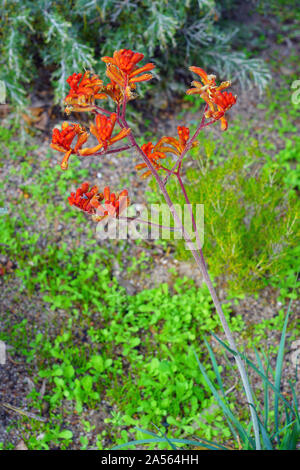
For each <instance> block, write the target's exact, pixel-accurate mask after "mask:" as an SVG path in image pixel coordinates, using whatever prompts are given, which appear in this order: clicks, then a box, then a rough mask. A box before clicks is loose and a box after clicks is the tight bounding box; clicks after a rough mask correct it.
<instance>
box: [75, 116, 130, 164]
mask: <svg viewBox="0 0 300 470" xmlns="http://www.w3.org/2000/svg"><path fill="white" fill-rule="evenodd" d="M116 121H117V115H116V113H111V115H110V117H107V116H105V115H103V114H97V116H96V118H95V124H91V127H90V130H91V134H93V135H94V136H95V137H96V139H97V140H98V142H99V144H98V145H96V146H95V147H92V148H86V149H82V150H80V151H79V153H80V155H83V156H84V155H93V154H95V153H96V152H98V151H99V150H101V149H102V148H103V149H104V150H107V148H108V147H109V146H110V145H112V144H114V143H115V142H118V141H119V140H122V139H124V138H125V137H127V136H128V134H129V133H130V129H129V128H127V129H125V128H123V129H121V130H120V132H118V134H116V135H115V136H113V137H112V133H113V130H114V127H115V124H116Z"/></svg>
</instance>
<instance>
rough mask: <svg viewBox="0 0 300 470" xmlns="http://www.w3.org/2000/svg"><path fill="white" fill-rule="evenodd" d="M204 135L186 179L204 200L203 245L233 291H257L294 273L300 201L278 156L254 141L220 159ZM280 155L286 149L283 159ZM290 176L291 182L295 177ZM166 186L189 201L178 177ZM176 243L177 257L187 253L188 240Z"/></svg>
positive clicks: (192, 191)
mask: <svg viewBox="0 0 300 470" xmlns="http://www.w3.org/2000/svg"><path fill="white" fill-rule="evenodd" d="M205 138H206V141H205V143H204V150H203V152H202V151H201V150H199V149H194V151H193V158H194V160H195V162H194V165H193V167H190V168H188V169H187V172H186V180H187V190H188V195H189V197H190V200H191V201H192V203H193V204H196V203H197V204H204V221H205V223H204V246H203V251H204V255H205V257H206V259H207V261H208V265H209V267H210V270H211V272H212V274H213V275H214V276H221V275H223V274H224V275H225V276H224V277H226V280H227V283H228V287H229V289H230V290H231V292H233V293H238V292H255V291H256V290H257V289H259V288H262V287H263V286H264V285H265V283H266V280H267V279H268V278H272V280H273V281H274V279H276V277H278V276H280V278H281V279H283V278H284V277H285V276H287V275H289V274H290V271H291V270H292V271H293V275H295V273H296V272H297V265H296V261H295V260H296V259H297V255H298V256H299V249H298V248H297V245H298V244H297V240H299V226H297V219H298V217H299V210H300V203H299V199H298V198H297V194H296V192H295V191H294V190H291V189H288V186H287V185H286V176H287V173H286V171H285V168H284V167H283V168H282V167H280V165H279V164H278V163H276V161H277V160H276V159H275V161H274V160H271V159H270V160H268V161H266V160H265V159H264V158H263V157H262V156H261V154H260V151H259V149H258V148H257V146H256V145H255V143H254V144H252V146H251V145H250V146H249V147H248V153H247V154H246V155H244V156H242V155H240V154H236V152H234V151H233V154H232V156H229V157H228V158H227V160H222V163H220V160H219V163H217V161H216V160H215V155H214V144H213V142H212V140H209V139H207V136H206V137H205ZM203 153H204V154H205V155H203ZM254 155H256V158H253V156H254ZM282 155H285V153H284V151H282V152H281V153H280V159H281V158H282ZM279 161H281V160H279ZM291 174H292V175H294V173H291ZM289 182H290V187H293V186H294V184H295V183H296V179H295V178H292V179H291V180H289ZM168 190H169V193H170V194H171V197H172V198H173V197H174V199H175V200H177V201H179V203H180V204H182V206H183V205H184V204H185V200H184V198H183V197H182V195H181V192H180V188H179V185H178V184H177V182H176V181H175V180H170V182H169V183H168ZM157 197H158V196H157V194H155V196H152V198H151V202H157V199H155V198H157ZM174 246H175V247H176V248H175V249H176V252H177V256H178V257H179V258H181V259H186V258H189V256H190V252H189V251H187V250H186V247H185V243H184V241H182V240H175V241H174Z"/></svg>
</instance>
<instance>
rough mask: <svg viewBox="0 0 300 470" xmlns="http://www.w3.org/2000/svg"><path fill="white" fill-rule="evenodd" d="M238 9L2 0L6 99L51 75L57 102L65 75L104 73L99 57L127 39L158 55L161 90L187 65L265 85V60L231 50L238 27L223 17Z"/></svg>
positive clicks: (194, 0) (0, 75)
mask: <svg viewBox="0 0 300 470" xmlns="http://www.w3.org/2000/svg"><path fill="white" fill-rule="evenodd" d="M235 8H238V5H236V4H235V2H234V1H228V2H226V4H224V2H221V1H219V0H205V1H204V0H201V1H200V0H185V1H183V2H182V1H179V0H174V1H172V2H169V1H160V2H158V1H152V0H134V1H131V2H127V1H125V0H121V1H120V2H116V1H114V0H105V1H103V0H101V1H98V0H95V1H86V0H76V1H64V2H63V1H61V0H59V1H55V2H54V1H49V0H47V1H46V0H41V1H39V2H32V1H30V0H23V1H20V0H13V1H10V2H2V10H3V11H2V15H1V19H0V38H1V44H2V45H1V67H0V79H1V80H4V81H5V83H6V87H7V91H8V95H9V97H10V99H11V101H12V102H13V103H14V104H18V105H22V104H24V102H25V101H26V95H27V90H28V86H29V85H30V84H32V83H33V82H35V83H37V82H38V80H41V79H42V80H43V83H44V84H45V83H47V81H49V79H48V77H49V78H50V76H51V82H52V85H53V86H54V89H55V101H56V102H57V103H58V102H61V101H62V99H63V97H64V96H65V95H66V90H67V88H68V85H67V83H66V79H67V77H68V76H69V75H70V74H72V73H73V72H80V71H82V70H83V69H84V68H87V69H91V68H92V67H94V69H95V71H96V72H100V73H101V72H102V73H103V72H104V66H103V64H101V61H100V60H99V59H100V57H101V56H103V55H110V54H111V53H112V51H113V50H115V49H121V48H126V47H128V44H130V47H131V48H132V49H134V50H138V51H139V52H142V53H144V54H145V55H146V56H148V57H155V62H156V64H157V66H158V69H159V71H160V73H161V81H160V84H161V89H165V90H166V91H167V90H168V89H171V90H172V92H174V89H176V88H177V89H178V88H180V80H181V79H182V78H186V77H184V72H183V71H182V69H183V68H186V67H187V66H188V65H191V64H192V63H195V64H197V65H203V66H206V67H208V68H210V66H212V65H213V68H214V71H215V72H218V73H219V74H220V75H221V78H222V77H223V76H226V77H227V76H228V77H231V78H233V79H234V78H238V79H240V80H241V81H242V82H243V83H244V84H246V82H249V80H252V81H254V83H255V84H256V85H257V86H258V87H260V88H264V86H265V85H266V83H267V80H268V79H269V72H268V69H267V67H266V66H265V64H264V63H263V62H262V61H261V60H260V59H257V58H249V57H248V56H247V54H246V53H245V52H244V51H241V50H236V51H232V49H231V44H233V42H234V41H235V40H236V35H237V33H238V27H237V25H236V24H235V25H233V24H232V22H230V21H229V20H226V21H225V20H224V17H225V16H227V17H230V16H231V11H232V9H233V10H234V9H235ZM247 44H249V43H248V42H247ZM242 46H243V45H242ZM175 52H176V53H175ZM248 55H249V54H248ZM102 66H103V67H102ZM45 71H46V73H45ZM45 79H46V82H45ZM25 90H26V92H25Z"/></svg>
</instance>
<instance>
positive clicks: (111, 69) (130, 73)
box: [102, 49, 155, 99]
mask: <svg viewBox="0 0 300 470" xmlns="http://www.w3.org/2000/svg"><path fill="white" fill-rule="evenodd" d="M143 58H144V55H143V54H141V53H139V52H133V51H131V50H129V49H121V50H119V51H115V52H114V54H113V57H106V56H105V57H102V60H103V62H105V63H106V64H107V69H106V75H107V76H108V78H110V80H111V82H112V84H117V85H118V86H119V87H121V89H124V90H125V94H126V97H127V98H128V99H132V98H133V97H134V95H133V94H132V90H134V89H135V87H136V83H138V82H145V81H148V80H151V78H153V76H152V74H151V73H145V72H150V71H151V70H153V69H154V67H155V65H154V64H152V63H150V62H149V63H148V64H146V65H144V66H143V67H137V63H138V62H140V61H141V60H142V59H143ZM141 74H142V75H141Z"/></svg>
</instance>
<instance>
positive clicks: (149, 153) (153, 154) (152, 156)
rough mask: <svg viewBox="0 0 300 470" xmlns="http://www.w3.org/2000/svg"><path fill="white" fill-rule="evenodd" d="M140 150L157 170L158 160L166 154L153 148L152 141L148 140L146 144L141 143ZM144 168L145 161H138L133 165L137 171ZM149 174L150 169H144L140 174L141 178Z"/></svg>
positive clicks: (158, 166)
mask: <svg viewBox="0 0 300 470" xmlns="http://www.w3.org/2000/svg"><path fill="white" fill-rule="evenodd" d="M141 149H142V151H143V152H144V154H145V155H146V157H147V158H148V160H149V161H150V162H151V164H152V166H153V167H154V168H155V169H156V170H159V169H160V168H161V165H160V163H159V162H158V160H161V159H163V158H166V155H165V154H164V153H163V152H158V151H156V150H155V147H154V145H153V144H152V142H148V144H143V145H142V146H141ZM144 168H147V163H139V164H138V165H136V166H135V169H136V170H137V171H139V170H143V169H144ZM150 175H151V170H148V171H146V172H145V173H143V174H142V175H141V177H142V178H148V176H150Z"/></svg>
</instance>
